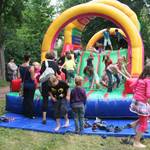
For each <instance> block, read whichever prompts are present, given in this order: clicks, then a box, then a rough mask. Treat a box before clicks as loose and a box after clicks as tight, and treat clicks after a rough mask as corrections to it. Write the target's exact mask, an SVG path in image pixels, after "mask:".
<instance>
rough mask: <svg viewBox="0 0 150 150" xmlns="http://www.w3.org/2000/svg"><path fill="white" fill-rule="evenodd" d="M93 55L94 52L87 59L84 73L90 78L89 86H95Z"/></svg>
mask: <svg viewBox="0 0 150 150" xmlns="http://www.w3.org/2000/svg"><path fill="white" fill-rule="evenodd" d="M93 59H94V57H93V55H92V53H91V54H90V56H89V57H88V59H87V65H86V67H85V68H84V70H83V73H84V75H85V76H86V77H87V78H88V80H89V84H90V86H89V88H93V80H94V66H93V62H92V61H93Z"/></svg>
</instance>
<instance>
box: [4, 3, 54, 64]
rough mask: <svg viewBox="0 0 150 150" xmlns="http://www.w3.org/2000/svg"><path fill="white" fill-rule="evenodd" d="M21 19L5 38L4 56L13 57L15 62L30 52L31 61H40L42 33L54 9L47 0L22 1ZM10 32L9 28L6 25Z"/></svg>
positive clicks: (18, 61) (51, 18)
mask: <svg viewBox="0 0 150 150" xmlns="http://www.w3.org/2000/svg"><path fill="white" fill-rule="evenodd" d="M23 4H24V8H25V9H24V10H22V11H21V14H22V19H21V21H20V22H19V23H21V25H20V26H17V27H16V28H15V29H14V28H13V31H12V32H11V34H9V35H8V37H7V39H6V40H5V49H6V50H5V56H6V59H7V61H8V58H9V57H10V56H11V57H14V58H15V59H16V62H17V63H18V64H20V63H21V62H22V58H23V55H24V54H25V53H30V54H31V55H32V60H33V61H40V51H41V43H42V40H43V37H44V34H45V32H46V30H47V28H48V26H49V24H50V23H51V21H52V20H53V15H54V14H55V10H54V8H53V6H51V5H50V2H49V0H42V1H41V0H28V1H24V2H23ZM7 29H8V31H9V32H10V30H11V28H9V27H8V26H7Z"/></svg>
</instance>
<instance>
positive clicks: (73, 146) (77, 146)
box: [0, 100, 150, 150]
mask: <svg viewBox="0 0 150 150" xmlns="http://www.w3.org/2000/svg"><path fill="white" fill-rule="evenodd" d="M4 107H5V101H4V100H0V114H4V112H5V110H4ZM145 144H147V145H148V148H147V150H149V149H150V140H149V139H146V140H145ZM3 149H4V150H5V149H6V150H134V148H133V147H132V146H131V145H123V144H120V138H110V137H108V138H106V139H103V138H101V137H99V136H86V135H74V134H66V135H60V134H50V133H40V132H32V131H24V130H17V129H6V128H0V150H3Z"/></svg>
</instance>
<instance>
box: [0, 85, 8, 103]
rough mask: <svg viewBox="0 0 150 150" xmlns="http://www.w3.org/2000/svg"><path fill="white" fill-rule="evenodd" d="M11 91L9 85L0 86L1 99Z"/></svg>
mask: <svg viewBox="0 0 150 150" xmlns="http://www.w3.org/2000/svg"><path fill="white" fill-rule="evenodd" d="M8 92H9V86H7V87H0V100H2V99H5V95H6V94H7V93H8Z"/></svg>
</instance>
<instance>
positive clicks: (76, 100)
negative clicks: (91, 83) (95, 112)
mask: <svg viewBox="0 0 150 150" xmlns="http://www.w3.org/2000/svg"><path fill="white" fill-rule="evenodd" d="M82 80H83V79H82V77H80V76H76V77H75V85H76V86H75V88H74V89H72V91H71V95H70V104H71V107H72V110H73V112H74V122H75V132H76V133H80V132H82V131H83V129H84V114H85V104H86V99H87V97H86V92H85V90H84V89H83V88H82Z"/></svg>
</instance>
